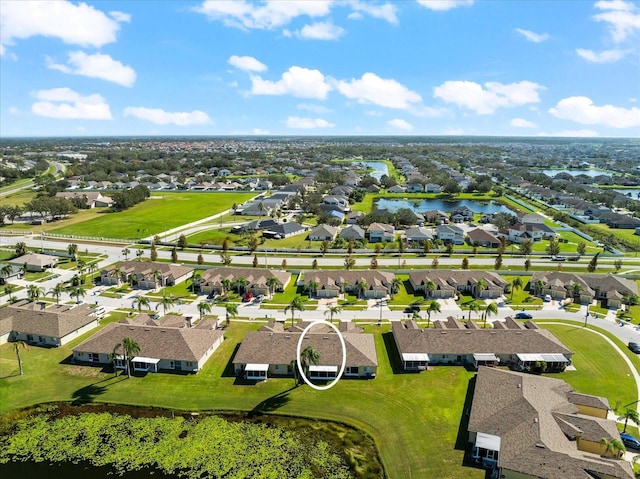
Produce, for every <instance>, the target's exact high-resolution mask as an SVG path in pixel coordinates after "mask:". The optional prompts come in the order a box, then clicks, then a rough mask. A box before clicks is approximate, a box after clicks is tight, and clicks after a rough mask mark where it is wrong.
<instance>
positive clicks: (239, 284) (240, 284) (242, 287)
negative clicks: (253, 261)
mask: <svg viewBox="0 0 640 479" xmlns="http://www.w3.org/2000/svg"><path fill="white" fill-rule="evenodd" d="M248 284H249V280H247V278H243V277H242V276H240V277H239V278H236V280H235V281H234V286H235V287H236V288H237V289H238V294H239V295H241V296H242V295H243V294H244V293H245V291H246V289H247V285H248Z"/></svg>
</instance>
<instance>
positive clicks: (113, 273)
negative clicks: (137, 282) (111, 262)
mask: <svg viewBox="0 0 640 479" xmlns="http://www.w3.org/2000/svg"><path fill="white" fill-rule="evenodd" d="M122 275H123V272H122V270H121V269H120V268H118V267H117V266H116V267H115V268H113V269H112V270H111V271H109V276H111V277H112V278H117V279H118V281H121V280H122Z"/></svg>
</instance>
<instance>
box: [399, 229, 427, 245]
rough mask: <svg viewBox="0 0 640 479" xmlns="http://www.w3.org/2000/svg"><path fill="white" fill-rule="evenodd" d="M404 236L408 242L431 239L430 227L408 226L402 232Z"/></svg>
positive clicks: (420, 241)
mask: <svg viewBox="0 0 640 479" xmlns="http://www.w3.org/2000/svg"><path fill="white" fill-rule="evenodd" d="M404 237H405V238H406V240H407V241H408V242H409V243H424V242H425V241H432V240H433V235H432V234H431V229H429V228H425V227H424V226H416V227H414V228H408V229H407V230H406V231H405V232H404Z"/></svg>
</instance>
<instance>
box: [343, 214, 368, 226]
mask: <svg viewBox="0 0 640 479" xmlns="http://www.w3.org/2000/svg"><path fill="white" fill-rule="evenodd" d="M363 216H364V213H363V212H362V211H352V212H351V213H349V214H348V215H347V219H346V221H345V223H347V224H348V225H355V224H358V220H359V219H360V218H362V217H363Z"/></svg>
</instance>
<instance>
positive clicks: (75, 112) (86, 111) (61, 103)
mask: <svg viewBox="0 0 640 479" xmlns="http://www.w3.org/2000/svg"><path fill="white" fill-rule="evenodd" d="M33 95H34V96H35V97H36V99H38V100H40V101H37V102H36V103H34V104H33V105H31V111H32V112H33V113H35V114H36V115H38V116H45V117H47V118H58V119H64V120H111V110H110V108H109V105H108V104H107V103H106V101H105V99H104V98H103V97H102V96H101V95H98V94H93V95H87V96H82V95H81V94H80V93H78V92H75V91H73V90H71V89H70V88H53V89H51V90H38V91H36V92H34V93H33Z"/></svg>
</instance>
